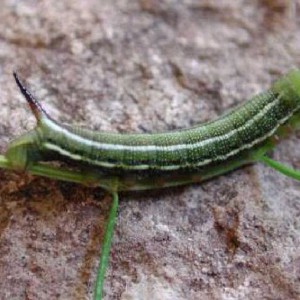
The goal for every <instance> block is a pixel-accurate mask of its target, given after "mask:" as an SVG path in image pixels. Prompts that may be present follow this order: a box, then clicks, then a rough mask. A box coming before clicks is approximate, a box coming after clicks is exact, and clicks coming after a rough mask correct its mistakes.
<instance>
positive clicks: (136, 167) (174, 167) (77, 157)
mask: <svg viewBox="0 0 300 300" xmlns="http://www.w3.org/2000/svg"><path fill="white" fill-rule="evenodd" d="M298 109H299V107H297V108H296V109H295V110H293V111H292V112H291V113H290V114H289V115H288V116H286V117H284V118H283V119H282V120H280V121H279V122H278V124H277V125H276V126H275V127H274V128H273V129H272V130H271V131H270V132H268V133H267V134H266V135H264V136H262V137H260V138H258V139H256V140H254V141H252V142H251V143H249V144H246V145H243V146H242V147H240V148H237V149H234V150H232V151H231V152H229V153H227V154H225V155H219V156H217V157H214V158H210V159H205V160H203V161H200V162H197V163H195V164H183V165H167V166H159V165H147V164H140V165H122V163H121V162H119V163H109V162H105V161H98V160H92V159H90V158H88V157H82V156H80V155H78V154H73V153H71V152H70V151H68V150H65V149H62V148H61V147H59V146H57V145H53V144H51V143H44V144H43V145H44V147H45V148H47V149H49V150H53V151H56V152H58V153H60V154H61V155H64V156H68V157H70V158H72V159H74V160H81V161H86V162H88V163H91V164H93V165H97V166H100V167H104V168H116V167H120V168H124V169H126V170H147V169H150V168H151V169H157V170H163V171H172V170H178V169H180V168H195V167H202V166H205V165H207V164H209V163H211V162H215V161H222V160H226V159H227V158H229V157H231V156H233V155H235V154H237V153H239V152H241V151H243V150H246V149H249V148H251V147H253V146H254V145H256V144H258V143H260V142H262V141H264V140H265V139H267V138H268V137H270V136H272V135H273V133H274V132H275V131H276V130H277V129H278V127H279V126H280V125H282V124H283V123H284V122H285V121H287V120H288V119H289V118H290V117H291V116H292V115H293V113H294V112H295V111H296V110H298Z"/></svg>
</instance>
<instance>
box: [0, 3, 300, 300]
mask: <svg viewBox="0 0 300 300" xmlns="http://www.w3.org/2000/svg"><path fill="white" fill-rule="evenodd" d="M0 20H1V21H0V86H1V90H0V104H1V106H0V107H1V122H0V150H1V152H4V151H5V148H6V146H7V144H8V142H9V140H11V139H12V138H13V137H15V136H18V135H20V134H21V133H23V132H25V131H26V130H28V129H29V128H32V126H34V119H33V116H32V115H31V114H30V112H29V111H28V109H27V107H26V104H25V103H24V100H23V99H22V97H21V96H20V95H19V93H18V91H17V89H16V86H15V83H14V81H13V79H12V76H11V73H12V70H13V69H17V70H19V71H20V74H21V75H22V77H25V78H26V79H27V82H28V84H29V85H30V86H31V88H32V90H33V91H34V92H35V94H36V95H37V96H38V97H39V98H40V99H42V101H43V105H44V106H45V107H46V109H47V110H48V111H49V113H50V114H51V115H52V116H53V117H54V118H56V119H59V120H61V121H64V122H69V123H77V124H78V123H79V124H85V125H87V126H89V127H90V128H94V129H101V130H110V131H119V132H125V131H135V132H149V131H164V130H170V129H174V128H182V127H186V126H190V125H192V124H196V123H198V122H200V121H206V120H208V119H212V118H214V117H216V116H217V115H219V114H221V113H222V112H223V111H224V110H226V109H229V108H231V107H233V106H234V105H236V104H238V103H242V102H243V101H244V100H245V99H246V98H247V97H248V96H251V95H252V94H254V93H257V92H258V91H261V90H263V89H265V88H266V87H267V86H269V85H270V83H271V81H272V80H274V79H275V78H277V77H279V76H280V75H281V74H283V73H285V72H286V71H287V70H288V69H290V68H291V67H294V66H298V67H299V66H300V55H299V53H300V35H299V32H300V3H299V1H288V0H286V1H284V0H273V1H271V0H260V1H259V0H257V1H229V0H228V1H225V0H224V1H213V0H212V1H209V0H202V1H197V0H185V1H183V0H177V1H176V0H168V1H167V0H165V1H161V0H140V1H137V0H135V1H134V0H127V1H126V0H118V1H109V0H107V1H104V0H102V1H100V0H89V1H79V0H77V1H74V0H68V1H55V2H54V1H50V0H48V1H35V0H29V1H13V0H2V1H1V9H0ZM299 137H300V136H299V134H298V136H297V135H296V134H295V135H293V136H292V137H291V138H290V139H289V140H288V141H284V142H283V143H282V144H281V145H280V146H279V147H278V148H277V149H276V150H275V152H274V156H275V158H276V159H279V160H281V161H283V162H286V163H289V164H291V165H293V166H294V167H298V168H300V147H299ZM0 180H1V181H0V236H1V238H0V298H1V299H91V298H92V291H93V286H94V280H95V271H96V266H97V263H98V257H99V252H100V247H101V238H102V234H103V227H104V222H105V218H106V217H107V213H108V209H109V204H110V198H109V197H108V196H107V195H106V194H105V193H104V192H102V191H101V190H100V189H92V188H84V187H81V186H77V185H73V184H65V183H61V182H55V181H51V180H47V179H42V178H33V177H30V176H26V175H24V174H17V173H13V172H7V171H3V170H1V171H0ZM299 198H300V184H299V182H295V181H293V180H291V179H288V178H285V177H283V176H282V175H280V174H278V173H276V172H275V171H273V170H270V169H267V168H266V167H264V166H262V165H259V164H257V165H255V166H250V167H247V168H243V169H241V170H238V171H235V172H233V173H231V174H228V175H226V176H222V177H219V178H216V179H214V180H211V181H209V182H207V183H203V184H201V185H199V184H197V185H193V186H187V187H182V188H175V189H168V190H164V191H153V192H148V193H128V194H126V195H121V199H122V200H121V204H120V210H119V217H118V222H117V226H116V230H115V235H114V241H113V247H112V253H111V259H110V267H109V269H108V273H107V279H106V283H105V294H106V297H105V299H123V300H125V299H126V300H129V299H154V300H155V299H166V300H169V299H172V300H173V299H299V298H300V251H299V247H300V223H299V215H300V201H299V200H300V199H299Z"/></svg>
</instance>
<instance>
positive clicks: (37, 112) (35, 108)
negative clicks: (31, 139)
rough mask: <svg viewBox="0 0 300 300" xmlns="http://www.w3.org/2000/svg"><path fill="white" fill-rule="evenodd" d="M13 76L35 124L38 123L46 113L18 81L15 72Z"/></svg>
mask: <svg viewBox="0 0 300 300" xmlns="http://www.w3.org/2000/svg"><path fill="white" fill-rule="evenodd" d="M13 76H14V78H15V80H16V83H17V86H18V87H19V89H20V91H21V93H22V95H23V96H24V97H25V99H26V101H27V103H28V104H29V107H30V109H31V111H32V112H33V114H34V116H35V118H36V120H37V122H38V123H39V122H40V121H41V119H42V118H43V117H48V115H47V113H46V112H45V110H44V109H43V108H42V106H41V105H40V103H39V102H38V101H37V99H36V98H35V97H34V96H33V95H32V94H31V93H30V92H29V90H27V88H26V87H25V86H24V84H23V83H22V81H21V80H20V78H19V76H18V74H17V72H15V71H14V72H13Z"/></svg>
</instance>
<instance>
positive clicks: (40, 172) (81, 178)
mask: <svg viewBox="0 0 300 300" xmlns="http://www.w3.org/2000/svg"><path fill="white" fill-rule="evenodd" d="M0 168H3V169H11V170H15V169H14V168H13V167H12V166H11V164H10V163H9V161H8V160H7V159H6V158H5V156H3V155H0ZM26 172H28V173H30V174H32V175H37V176H43V177H48V178H52V179H57V180H63V181H68V182H75V183H81V184H85V183H87V182H88V175H87V174H83V173H78V172H74V171H69V170H65V169H62V168H60V167H55V166H50V165H46V164H41V163H36V164H34V165H31V166H28V168H26Z"/></svg>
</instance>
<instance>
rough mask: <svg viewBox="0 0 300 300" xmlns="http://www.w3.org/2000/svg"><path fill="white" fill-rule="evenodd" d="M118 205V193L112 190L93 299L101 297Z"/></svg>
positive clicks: (99, 299) (98, 299)
mask: <svg viewBox="0 0 300 300" xmlns="http://www.w3.org/2000/svg"><path fill="white" fill-rule="evenodd" d="M118 206H119V196H118V193H117V192H113V193H112V204H111V208H110V211H109V216H108V220H107V224H106V229H105V232H104V238H103V243H102V249H101V256H100V262H99V266H98V271H97V278H96V286H95V292H94V300H101V299H102V289H103V283H104V278H105V272H106V268H107V265H108V259H109V252H110V248H111V241H112V237H113V232H114V225H115V222H116V217H117V212H118Z"/></svg>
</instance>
